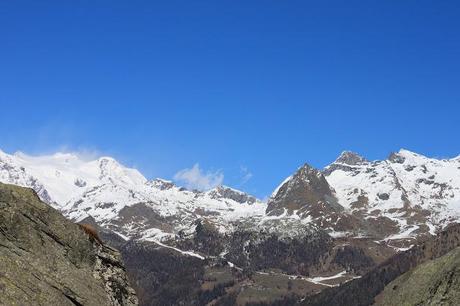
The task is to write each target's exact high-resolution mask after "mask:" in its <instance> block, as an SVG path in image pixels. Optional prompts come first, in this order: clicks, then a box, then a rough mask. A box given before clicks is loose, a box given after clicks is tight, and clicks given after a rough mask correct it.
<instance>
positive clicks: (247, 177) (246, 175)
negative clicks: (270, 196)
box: [240, 166, 252, 185]
mask: <svg viewBox="0 0 460 306" xmlns="http://www.w3.org/2000/svg"><path fill="white" fill-rule="evenodd" d="M240 172H241V174H242V175H243V177H242V178H241V185H244V184H246V183H247V182H248V181H249V180H250V179H251V178H252V173H251V172H250V171H249V170H248V168H247V167H245V166H241V167H240Z"/></svg>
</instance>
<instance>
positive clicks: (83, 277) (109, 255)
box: [0, 184, 137, 306]
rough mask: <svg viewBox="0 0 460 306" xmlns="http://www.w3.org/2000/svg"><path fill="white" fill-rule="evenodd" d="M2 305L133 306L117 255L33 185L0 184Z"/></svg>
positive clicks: (0, 276)
mask: <svg viewBox="0 0 460 306" xmlns="http://www.w3.org/2000/svg"><path fill="white" fill-rule="evenodd" d="M0 262H1V265H0V304H1V305H70V306H75V305H77V306H78V305H117V306H122V305H129V306H131V305H137V298H136V295H135V293H134V290H133V289H132V288H131V287H130V286H129V284H128V281H127V276H126V273H125V268H124V267H123V264H122V261H121V255H120V253H119V252H118V251H116V250H115V249H112V248H110V247H108V246H104V245H100V244H98V243H97V242H96V241H92V240H90V237H89V236H88V235H87V234H86V233H85V232H84V231H83V230H82V229H81V228H80V227H79V226H78V225H76V224H74V223H71V222H70V221H68V220H67V219H65V218H64V217H63V216H62V215H61V214H60V213H59V212H58V211H56V210H55V209H53V208H52V207H50V206H49V205H47V204H45V203H43V202H41V201H40V199H39V198H38V196H37V194H36V193H35V192H34V191H32V190H31V189H27V188H22V187H16V186H12V185H4V184H0Z"/></svg>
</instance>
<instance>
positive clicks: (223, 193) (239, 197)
mask: <svg viewBox="0 0 460 306" xmlns="http://www.w3.org/2000/svg"><path fill="white" fill-rule="evenodd" d="M209 194H210V196H211V197H212V198H215V199H222V198H225V199H231V200H234V201H235V202H238V203H248V204H254V203H255V202H256V198H255V197H253V196H250V195H248V194H246V193H242V192H239V191H236V190H234V189H232V188H228V187H225V186H218V187H216V188H214V189H213V190H211V191H210V192H209Z"/></svg>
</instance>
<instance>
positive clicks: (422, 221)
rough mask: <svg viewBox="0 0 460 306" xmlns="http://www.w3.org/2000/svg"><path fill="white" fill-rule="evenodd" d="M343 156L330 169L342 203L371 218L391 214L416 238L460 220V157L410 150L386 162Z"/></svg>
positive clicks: (406, 234)
mask: <svg viewBox="0 0 460 306" xmlns="http://www.w3.org/2000/svg"><path fill="white" fill-rule="evenodd" d="M354 160H355V161H358V162H353V163H350V162H347V160H346V159H343V158H339V159H337V160H336V161H335V162H334V163H332V164H331V165H329V166H327V167H326V168H325V170H324V173H325V175H326V179H327V181H328V183H329V185H330V186H331V187H333V188H334V190H335V193H336V197H337V198H338V201H339V203H340V204H341V205H342V206H344V207H345V208H346V209H347V210H350V211H354V212H360V213H361V214H363V215H364V217H365V218H367V219H369V220H377V218H382V217H385V218H388V220H389V222H390V223H393V224H395V225H396V226H397V227H398V228H399V230H398V232H396V233H394V234H393V235H391V236H389V238H390V239H391V237H394V239H398V238H406V237H413V236H416V235H418V234H420V233H423V232H427V233H428V232H429V233H431V234H434V232H435V230H437V229H439V228H442V227H443V226H445V225H447V224H449V223H450V222H453V221H455V220H460V207H458V203H460V160H459V159H458V158H452V159H436V158H429V157H426V156H423V155H421V154H417V153H414V152H411V151H408V150H405V149H401V150H400V151H399V152H397V153H392V154H390V156H389V157H388V159H386V160H383V161H372V162H371V161H367V160H365V159H361V160H358V159H357V158H355V159H354ZM379 220H382V219H379Z"/></svg>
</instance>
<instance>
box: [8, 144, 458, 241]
mask: <svg viewBox="0 0 460 306" xmlns="http://www.w3.org/2000/svg"><path fill="white" fill-rule="evenodd" d="M0 181H1V182H5V183H10V184H17V185H21V186H26V187H31V188H33V189H34V190H35V191H36V192H37V193H38V195H39V196H40V197H41V198H42V199H43V200H44V201H45V202H47V203H49V204H51V205H53V206H54V207H56V208H58V209H59V210H61V211H62V212H63V213H64V214H65V215H66V216H67V217H69V218H71V219H73V220H76V221H78V220H82V219H84V218H87V217H91V218H92V219H94V221H96V222H97V223H98V224H100V225H102V226H104V227H106V228H109V229H111V230H113V231H115V232H117V233H119V234H120V235H121V236H123V237H125V238H139V239H163V238H172V237H174V235H177V234H178V233H179V232H185V233H187V232H191V231H193V230H194V228H195V224H196V220H198V219H204V220H206V221H207V222H210V223H211V224H213V225H214V226H215V227H216V228H217V229H218V231H219V232H221V233H226V232H232V231H234V230H235V228H236V227H244V228H253V229H254V230H257V229H260V228H265V229H267V230H272V231H273V230H275V231H276V232H277V233H278V234H279V235H283V236H286V235H295V234H296V233H299V232H302V231H301V229H302V228H309V229H310V228H311V227H316V228H320V229H322V230H325V231H326V232H328V233H329V234H330V235H331V236H332V237H344V236H346V237H374V238H376V239H377V240H381V241H388V240H398V239H408V238H409V239H411V238H413V237H417V236H420V235H426V234H434V233H435V232H436V231H437V230H438V229H440V228H443V227H444V226H445V225H447V224H449V223H451V222H455V221H457V220H460V157H457V158H453V159H434V158H428V157H425V156H422V155H419V154H416V153H413V152H409V151H407V150H401V151H399V152H398V153H393V154H391V155H390V157H389V158H388V159H386V160H383V161H372V162H371V161H368V160H366V159H365V158H363V157H361V156H359V155H358V154H355V153H352V152H343V153H342V154H341V155H340V156H339V157H338V158H337V160H336V161H335V162H333V163H332V164H330V165H329V166H327V167H326V168H325V169H324V170H322V171H321V170H317V169H314V168H313V167H311V166H309V165H307V164H306V165H304V166H302V167H300V168H299V169H298V170H297V171H296V172H295V173H294V174H293V175H291V176H290V177H288V178H287V179H286V180H285V181H283V182H282V183H281V184H280V186H279V187H278V188H277V189H276V190H275V191H274V192H273V194H272V196H271V198H270V199H269V200H268V203H264V202H262V201H260V200H258V199H256V198H255V197H252V196H250V195H248V194H246V193H244V192H241V191H238V190H234V189H232V188H229V187H225V186H219V187H216V188H214V189H212V190H209V191H206V192H200V191H190V190H186V189H185V188H181V187H179V186H176V185H175V184H174V183H173V182H170V181H166V180H162V179H155V180H147V179H146V178H145V177H144V176H143V175H142V174H141V173H140V172H139V171H137V170H135V169H131V168H127V167H125V166H123V165H121V164H120V163H118V162H117V161H116V160H115V159H113V158H111V157H101V158H98V159H96V160H90V161H87V160H84V159H82V158H80V157H79V156H78V155H76V154H70V153H56V154H54V155H47V156H29V155H26V154H23V153H16V154H14V155H10V154H6V153H4V152H1V151H0Z"/></svg>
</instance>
